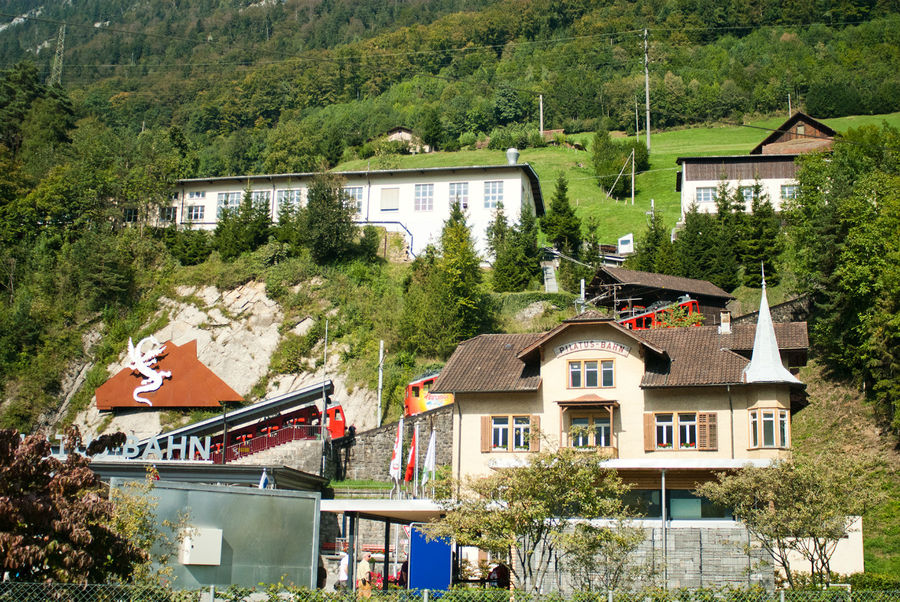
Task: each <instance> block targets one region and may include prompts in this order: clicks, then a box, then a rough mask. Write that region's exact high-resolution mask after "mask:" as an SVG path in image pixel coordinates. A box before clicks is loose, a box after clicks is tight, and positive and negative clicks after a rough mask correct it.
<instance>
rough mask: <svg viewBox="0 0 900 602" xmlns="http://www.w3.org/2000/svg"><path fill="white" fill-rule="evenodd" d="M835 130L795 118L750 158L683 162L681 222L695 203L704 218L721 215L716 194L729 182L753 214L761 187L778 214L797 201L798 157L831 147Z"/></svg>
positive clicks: (679, 182)
mask: <svg viewBox="0 0 900 602" xmlns="http://www.w3.org/2000/svg"><path fill="white" fill-rule="evenodd" d="M834 135H835V131H834V130H833V129H831V128H830V127H828V126H827V125H825V124H824V123H822V122H821V121H817V120H816V119H813V118H812V117H810V116H809V115H806V114H804V113H800V112H797V113H794V114H793V115H792V116H791V118H790V119H788V120H787V121H785V122H784V123H783V124H782V125H781V126H779V127H778V128H777V129H776V130H774V131H773V132H772V133H771V134H770V135H769V136H768V137H767V138H766V139H765V140H763V141H762V142H760V143H759V144H758V145H756V147H754V148H753V150H751V151H750V154H749V155H725V156H705V157H678V158H677V159H676V160H675V162H676V163H678V165H680V166H681V171H680V172H678V176H677V179H676V181H675V190H677V191H680V192H681V219H682V221H684V215H685V214H686V213H687V212H688V211H689V210H690V208H691V205H693V204H696V205H697V210H698V211H699V212H701V213H715V212H716V191H717V189H718V187H719V185H720V184H721V183H722V182H724V183H725V184H726V185H727V186H728V192H729V193H734V191H735V190H739V191H740V193H741V195H742V196H743V198H744V203H745V206H746V209H745V210H746V211H750V208H751V205H752V203H753V195H754V193H755V191H756V184H757V182H758V183H759V185H760V188H761V193H762V194H765V195H768V197H769V201H770V202H771V203H772V207H773V208H774V209H775V211H780V210H781V206H782V204H783V203H784V202H785V201H787V200H788V199H791V198H793V197H795V196H796V195H797V193H798V191H799V186H798V185H797V180H796V177H797V170H798V166H797V163H796V160H797V157H799V156H800V155H802V154H804V153H808V152H811V151H817V150H818V151H821V150H827V149H829V148H830V147H831V143H832V141H833V139H834Z"/></svg>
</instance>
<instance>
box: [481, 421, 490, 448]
mask: <svg viewBox="0 0 900 602" xmlns="http://www.w3.org/2000/svg"><path fill="white" fill-rule="evenodd" d="M489 451H491V417H490V416H482V417H481V453H483V454H484V453H487V452H489Z"/></svg>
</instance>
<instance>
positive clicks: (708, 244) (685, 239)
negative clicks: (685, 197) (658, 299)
mask: <svg viewBox="0 0 900 602" xmlns="http://www.w3.org/2000/svg"><path fill="white" fill-rule="evenodd" d="M715 240H716V224H715V218H714V217H713V216H712V215H711V214H709V213H700V211H698V210H697V205H696V203H692V204H691V206H690V208H689V209H688V211H687V213H685V214H684V227H683V228H682V229H681V230H680V231H679V232H678V238H677V239H676V240H675V244H674V250H675V259H676V263H677V266H678V275H679V276H684V277H685V278H696V279H699V280H708V279H709V276H710V273H711V268H712V265H713V258H714V256H715V253H716V248H715Z"/></svg>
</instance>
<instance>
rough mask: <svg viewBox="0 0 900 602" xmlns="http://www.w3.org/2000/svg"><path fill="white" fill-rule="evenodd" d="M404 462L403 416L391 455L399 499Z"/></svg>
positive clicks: (393, 477)
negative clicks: (401, 470)
mask: <svg viewBox="0 0 900 602" xmlns="http://www.w3.org/2000/svg"><path fill="white" fill-rule="evenodd" d="M402 463H403V418H401V419H400V422H398V423H397V437H396V438H395V439H394V451H393V455H391V465H390V476H391V480H392V481H393V482H394V485H395V487H396V488H397V499H400V479H401V478H402V473H401V472H400V465H401V464H402ZM391 497H393V488H392V489H391Z"/></svg>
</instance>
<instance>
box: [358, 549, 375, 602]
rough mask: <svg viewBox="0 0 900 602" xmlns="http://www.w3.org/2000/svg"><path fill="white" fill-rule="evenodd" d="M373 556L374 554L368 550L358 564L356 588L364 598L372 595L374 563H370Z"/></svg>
mask: <svg viewBox="0 0 900 602" xmlns="http://www.w3.org/2000/svg"><path fill="white" fill-rule="evenodd" d="M371 557H372V555H371V554H369V553H368V552H366V553H365V554H363V557H362V560H360V561H359V564H358V565H356V576H357V582H356V589H357V591H358V592H359V595H360V596H362V597H363V598H368V597H369V596H371V595H372V581H371V580H372V565H371V564H369V559H370V558H371Z"/></svg>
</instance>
